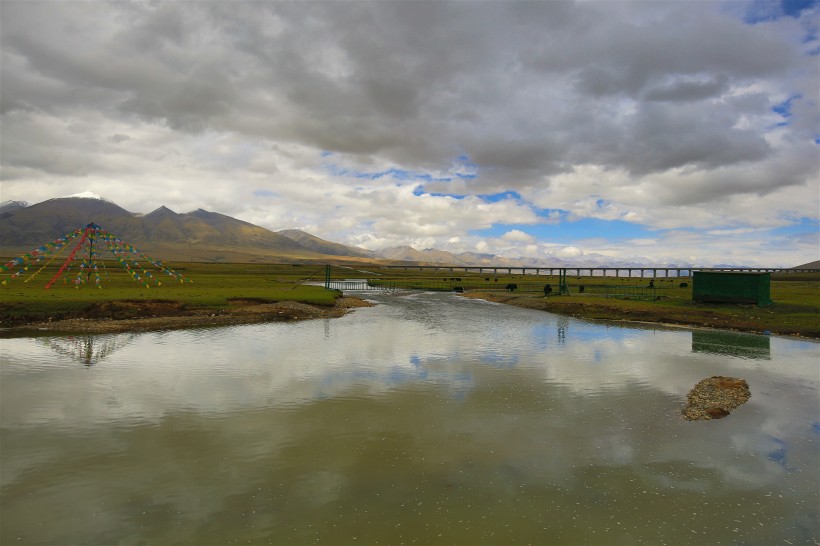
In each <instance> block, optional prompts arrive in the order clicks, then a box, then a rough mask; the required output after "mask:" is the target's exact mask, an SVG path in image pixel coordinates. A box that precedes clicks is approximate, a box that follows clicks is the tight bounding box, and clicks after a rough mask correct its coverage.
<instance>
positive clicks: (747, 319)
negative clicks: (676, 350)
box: [382, 269, 820, 338]
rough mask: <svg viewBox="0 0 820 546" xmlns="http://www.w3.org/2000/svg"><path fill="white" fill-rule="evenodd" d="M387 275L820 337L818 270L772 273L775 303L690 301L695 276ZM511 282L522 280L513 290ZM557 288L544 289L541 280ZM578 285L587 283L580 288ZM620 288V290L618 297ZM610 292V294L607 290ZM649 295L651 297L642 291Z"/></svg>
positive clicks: (403, 282)
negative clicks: (561, 286) (564, 284)
mask: <svg viewBox="0 0 820 546" xmlns="http://www.w3.org/2000/svg"><path fill="white" fill-rule="evenodd" d="M387 271H389V272H390V273H387V274H385V275H384V277H382V279H383V280H382V282H384V283H385V284H390V285H393V286H397V287H405V288H420V289H428V290H451V289H454V288H456V287H462V288H463V289H464V290H465V296H468V297H477V298H483V299H487V300H490V301H495V302H499V303H505V304H509V305H516V306H519V307H527V308H530V309H539V310H544V311H549V312H551V313H558V314H563V315H570V316H576V317H583V318H588V319H600V320H611V321H634V322H652V323H665V324H676V325H686V326H695V327H706V328H720V329H728V330H740V331H747V332H770V333H772V334H779V335H796V336H804V337H811V338H820V274H817V273H806V274H780V275H775V276H773V277H772V283H771V298H772V300H774V304H772V305H770V306H766V307H757V306H756V305H751V304H730V303H701V302H695V301H692V279H691V278H687V277H681V278H677V277H669V278H665V277H657V278H655V279H654V285H655V290H654V291H652V290H649V289H648V286H649V281H650V280H651V279H650V278H649V277H646V278H641V277H632V278H628V277H589V276H586V277H575V276H570V277H569V278H568V285H569V294H568V295H557V288H558V277H557V276H539V277H535V276H533V275H509V274H508V275H487V274H486V273H483V274H475V273H463V272H436V273H432V274H431V273H426V272H422V271H418V270H416V271H413V270H412V269H408V270H407V271H403V270H399V271H396V270H387ZM509 283H514V284H516V285H517V290H516V291H515V292H508V291H507V290H505V287H506V286H507V284H509ZM545 284H550V285H551V287H552V289H553V293H552V294H551V295H549V296H546V297H545V296H544V285H545ZM581 286H583V287H584V290H583V292H582V291H581ZM615 295H618V297H614V296H615ZM607 296H609V297H607ZM644 296H646V297H647V298H649V297H651V298H652V299H640V298H642V297H644Z"/></svg>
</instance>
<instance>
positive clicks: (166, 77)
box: [0, 0, 820, 266]
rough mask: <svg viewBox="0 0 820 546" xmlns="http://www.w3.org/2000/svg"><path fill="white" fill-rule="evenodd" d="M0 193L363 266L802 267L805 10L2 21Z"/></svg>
mask: <svg viewBox="0 0 820 546" xmlns="http://www.w3.org/2000/svg"><path fill="white" fill-rule="evenodd" d="M0 10H1V11H0V25H2V27H1V28H0V30H1V31H2V32H1V33H0V39H2V44H1V46H2V50H1V53H2V59H1V61H2V64H0V115H1V116H2V118H1V119H0V131H1V134H0V137H1V138H0V161H2V164H1V165H0V168H1V170H0V175H1V176H2V189H1V190H0V192H1V193H2V195H0V198H2V200H24V201H28V202H30V203H36V202H40V201H43V200H46V199H50V198H53V197H61V196H65V195H69V194H73V193H78V192H84V191H92V192H94V193H97V194H99V195H102V196H103V197H105V198H107V199H109V200H111V201H114V202H116V203H117V204H119V205H120V206H122V207H124V208H126V209H128V210H130V211H133V212H150V211H151V210H153V209H155V208H157V207H159V206H161V205H166V206H168V207H169V208H171V209H173V210H175V211H177V212H189V211H192V210H195V209H197V208H204V209H206V210H211V211H215V212H220V213H223V214H228V215H230V216H234V217H236V218H240V219H242V220H246V221H249V222H252V223H255V224H258V225H260V226H263V227H266V228H268V229H272V230H280V229H287V228H299V229H303V230H305V231H308V232H310V233H313V234H315V235H317V236H320V237H323V238H325V239H329V240H333V241H337V242H342V243H346V244H355V245H359V246H363V247H365V248H370V249H379V248H384V247H390V246H396V245H405V244H409V245H412V246H414V247H416V248H419V249H422V248H429V247H436V248H439V249H443V250H451V251H480V252H492V253H496V254H500V255H503V256H507V257H517V256H531V257H542V258H549V257H561V258H563V259H575V260H583V259H585V258H586V259H588V258H589V257H590V256H594V255H596V254H599V255H604V256H609V257H611V258H612V259H630V258H633V257H647V258H650V259H651V260H653V261H654V262H656V263H670V262H672V263H675V262H677V263H681V262H690V263H695V264H698V265H712V264H716V263H740V264H746V265H768V266H777V265H783V266H792V265H798V264H801V263H805V262H808V261H812V260H817V259H820V239H819V238H818V216H820V175H818V170H820V114H818V97H820V90H819V86H820V84H819V83H818V80H820V63H819V62H818V60H819V59H820V36H819V34H820V33H819V32H818V23H819V22H820V5H818V2H817V1H816V0H783V1H782V2H780V1H774V0H773V1H763V2H761V1H752V2H741V1H733V2H675V1H663V2H652V1H640V2H614V1H606V2H594V1H593V2H590V1H578V2H559V1H537V2H517V1H505V2H494V1H482V2H478V1H475V2H474V1H459V2H438V1H404V2H388V1H379V2H352V1H333V2H312V1H300V2H244V1H231V2H229V1H210V2H151V1H139V2H128V1H118V2H108V3H102V2H95V1H81V2H70V1H60V2H57V1H49V2H40V1H37V0H34V1H20V2H17V1H14V0H3V2H2V5H0Z"/></svg>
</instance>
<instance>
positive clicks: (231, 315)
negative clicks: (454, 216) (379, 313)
mask: <svg viewBox="0 0 820 546" xmlns="http://www.w3.org/2000/svg"><path fill="white" fill-rule="evenodd" d="M371 306H373V304H372V303H370V302H367V301H365V300H362V299H360V298H354V297H343V298H339V299H338V300H337V301H336V304H335V305H334V306H321V305H309V304H306V303H297V302H293V301H283V302H278V303H254V302H247V303H244V304H242V303H240V304H238V305H233V306H231V307H228V308H225V309H221V310H219V311H218V312H213V311H206V310H195V311H191V312H188V313H186V314H184V315H178V314H163V313H172V311H163V310H161V309H151V311H153V312H154V313H155V315H156V313H159V315H156V316H139V317H134V318H125V319H110V318H72V319H66V320H55V321H49V322H36V323H30V324H23V325H16V326H14V327H11V328H9V329H8V330H7V331H12V332H18V331H19V332H21V333H22V332H24V331H30V330H37V331H49V332H55V333H59V332H65V333H75V334H76V333H86V334H102V333H118V332H146V331H152V330H173V329H179V328H197V327H213V326H230V325H236V324H255V323H260V322H278V321H292V320H307V319H317V318H336V317H341V316H344V315H345V314H346V313H348V312H349V311H350V310H351V309H355V308H358V307H371ZM142 311H143V312H144V311H145V310H142Z"/></svg>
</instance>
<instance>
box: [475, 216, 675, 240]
mask: <svg viewBox="0 0 820 546" xmlns="http://www.w3.org/2000/svg"><path fill="white" fill-rule="evenodd" d="M511 229H518V230H521V231H523V232H524V233H528V234H529V235H532V236H533V237H535V238H536V239H538V240H539V241H544V242H551V243H568V242H571V241H577V240H580V239H605V240H607V241H619V240H622V239H644V238H655V237H658V236H659V232H658V231H650V230H649V229H647V228H645V227H643V226H641V225H639V224H632V223H630V222H624V221H623V220H599V219H597V218H584V219H583V220H577V221H575V222H567V221H562V222H560V223H558V224H534V225H528V224H496V225H494V226H492V227H491V228H488V229H482V230H477V231H473V232H471V234H473V235H477V236H479V237H501V236H502V235H504V234H505V233H507V232H508V231H510V230H511Z"/></svg>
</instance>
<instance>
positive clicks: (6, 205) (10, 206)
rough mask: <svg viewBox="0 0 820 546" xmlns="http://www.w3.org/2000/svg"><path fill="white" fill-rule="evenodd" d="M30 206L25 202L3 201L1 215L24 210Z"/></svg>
mask: <svg viewBox="0 0 820 546" xmlns="http://www.w3.org/2000/svg"><path fill="white" fill-rule="evenodd" d="M27 206H28V203H26V202H25V201H3V202H2V203H0V214H3V213H4V212H9V211H12V210H15V209H23V208H26V207H27Z"/></svg>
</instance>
